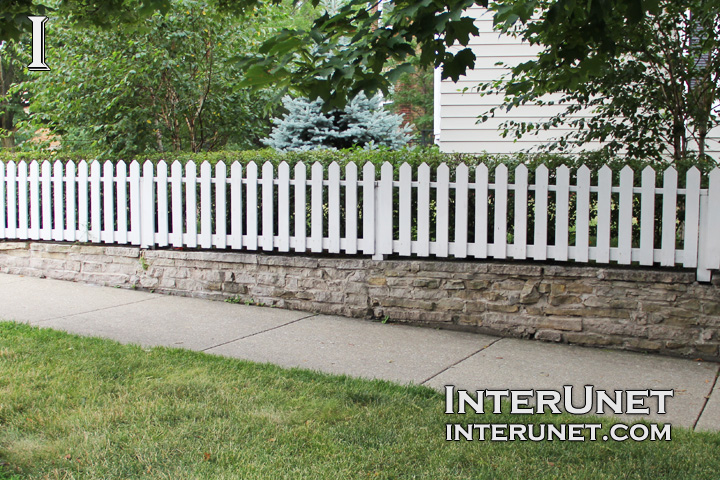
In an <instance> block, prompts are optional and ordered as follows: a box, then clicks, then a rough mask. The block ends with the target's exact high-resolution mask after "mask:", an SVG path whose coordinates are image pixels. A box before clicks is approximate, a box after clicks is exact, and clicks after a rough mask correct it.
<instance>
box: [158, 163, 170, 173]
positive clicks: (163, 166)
mask: <svg viewBox="0 0 720 480" xmlns="http://www.w3.org/2000/svg"><path fill="white" fill-rule="evenodd" d="M167 167H168V164H167V162H166V161H165V160H160V161H159V162H157V171H158V173H159V172H161V171H163V172H167Z"/></svg>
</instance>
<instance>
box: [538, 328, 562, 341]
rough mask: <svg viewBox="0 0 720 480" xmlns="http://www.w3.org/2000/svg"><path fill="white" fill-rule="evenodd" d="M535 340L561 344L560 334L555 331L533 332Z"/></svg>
mask: <svg viewBox="0 0 720 480" xmlns="http://www.w3.org/2000/svg"><path fill="white" fill-rule="evenodd" d="M535 339H536V340H543V341H545V342H555V343H558V342H562V333H561V332H558V331H555V330H538V331H537V332H535Z"/></svg>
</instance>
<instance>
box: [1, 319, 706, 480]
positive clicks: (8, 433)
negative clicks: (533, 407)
mask: <svg viewBox="0 0 720 480" xmlns="http://www.w3.org/2000/svg"><path fill="white" fill-rule="evenodd" d="M443 409H444V396H443V395H442V394H441V393H439V392H436V391H434V390H431V389H428V388H424V387H404V386H398V385H395V384H392V383H388V382H382V381H366V380H357V379H351V378H347V377H342V376H330V375H324V374H319V373H314V372H308V371H303V370H285V369H281V368H279V367H274V366H269V365H259V364H254V363H250V362H243V361H239V360H234V359H228V358H221V357H214V356H211V355H206V354H202V353H195V352H190V351H184V350H178V349H166V348H152V349H143V348H141V347H137V346H125V345H120V344H118V343H116V342H112V341H106V340H100V339H92V338H90V339H89V338H81V337H77V336H74V335H68V334H65V333H61V332H56V331H53V330H49V329H37V328H33V327H28V326H25V325H19V324H15V323H9V322H0V465H2V466H0V479H15V478H63V479H65V478H93V479H115V478H163V479H194V478H198V479H224V478H247V479H258V478H260V479H262V478H267V479H281V478H288V479H303V478H306V479H325V478H327V479H336V478H349V479H361V478H372V479H390V478H425V479H433V480H436V479H455V478H458V479H495V478H497V479H545V478H572V479H601V478H607V479H619V478H628V479H629V478H633V479H635V478H648V479H660V478H667V479H673V480H677V479H717V478H719V477H720V473H719V472H720V434H708V433H703V434H701V433H692V432H689V431H687V430H683V429H680V428H673V430H672V437H673V438H672V441H670V442H649V441H645V442H633V441H626V442H602V441H598V442H558V441H553V442H537V443H531V442H519V441H516V442H489V441H485V442H480V441H472V442H469V441H462V442H446V441H445V440H444V437H445V424H446V423H448V422H462V423H466V422H467V423H470V422H477V423H519V422H533V423H539V422H551V423H556V424H561V423H564V422H565V423H567V422H570V423H578V422H583V421H587V420H588V419H583V418H578V417H572V416H564V415H561V416H558V415H555V416H550V415H547V416H537V415H536V416H533V417H532V418H531V417H528V416H525V417H523V416H518V415H490V414H486V415H466V416H459V415H453V416H448V415H445V414H444V413H443ZM605 422H607V420H605Z"/></svg>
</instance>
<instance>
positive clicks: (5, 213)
mask: <svg viewBox="0 0 720 480" xmlns="http://www.w3.org/2000/svg"><path fill="white" fill-rule="evenodd" d="M309 170H310V172H309V176H308V167H307V166H306V165H304V164H302V163H299V164H297V165H295V167H294V168H293V169H292V172H291V168H290V167H289V166H288V165H287V164H286V163H282V164H280V165H279V166H278V168H277V169H275V168H274V166H273V165H272V164H270V163H265V164H264V165H262V168H261V171H260V172H258V167H257V165H255V164H254V163H250V164H248V165H247V166H242V165H241V164H239V163H234V164H232V165H231V166H230V168H229V172H228V168H227V166H226V165H225V164H223V163H218V164H217V165H215V167H213V166H211V165H210V164H209V163H204V164H202V165H201V166H200V172H199V175H198V172H197V167H196V165H195V164H194V163H188V164H187V165H185V166H183V165H181V164H180V163H178V162H175V163H173V164H172V166H171V167H170V168H169V169H168V165H167V164H166V163H165V162H159V163H158V164H157V165H156V166H155V165H153V164H152V163H151V162H146V163H145V164H144V165H142V168H141V165H140V164H139V163H138V162H132V163H131V164H130V165H129V168H128V166H127V165H126V164H125V163H123V162H117V163H115V164H113V163H111V162H106V163H104V164H102V165H101V164H100V163H98V162H93V163H91V164H90V165H88V164H87V163H80V164H79V165H75V164H73V163H68V164H63V163H61V162H56V163H54V164H50V163H49V162H43V163H42V164H39V163H38V162H31V163H29V164H27V163H24V162H20V163H18V164H14V163H8V164H2V163H0V240H2V239H22V240H25V239H28V240H54V241H68V242H76V241H77V242H95V243H109V244H130V245H137V246H140V247H143V248H149V247H154V246H158V247H166V246H172V247H187V248H196V247H199V248H204V249H213V248H214V249H227V248H230V249H233V250H241V249H243V250H263V251H273V250H275V251H279V252H298V253H305V252H308V251H309V252H316V253H320V252H327V253H331V254H342V253H344V254H348V255H355V254H363V255H372V256H373V258H376V259H382V258H384V257H385V256H387V255H399V256H403V257H409V256H417V257H429V256H435V257H439V258H445V257H450V256H452V257H455V258H468V257H469V258H479V259H483V258H496V259H510V258H511V259H516V260H538V261H547V260H552V261H575V262H582V263H585V262H595V263H597V264H608V263H611V262H616V263H618V264H621V265H630V264H638V265H645V266H650V265H659V266H665V267H672V266H681V267H684V268H694V269H697V275H698V280H700V281H708V280H710V278H711V271H712V270H717V269H720V168H716V169H715V170H713V171H712V172H711V174H710V175H709V179H708V181H709V188H707V189H704V188H701V174H700V172H699V171H698V170H697V169H695V168H692V169H690V170H689V171H688V172H687V176H686V179H685V182H684V184H685V186H684V188H679V183H678V174H677V172H676V171H675V170H674V169H673V168H669V169H667V170H666V171H665V172H663V173H662V187H656V172H655V171H654V170H653V169H652V168H650V167H648V168H646V169H645V170H643V171H642V172H641V182H640V186H639V187H636V186H634V183H635V182H634V178H633V177H634V175H635V174H634V172H633V170H632V169H631V168H630V167H625V168H624V169H623V170H622V171H621V172H620V181H619V184H618V185H613V180H612V179H613V175H612V171H611V170H610V168H609V167H607V166H605V167H603V168H602V169H600V170H599V171H598V172H597V179H598V180H597V182H596V183H597V184H596V185H594V184H592V183H591V176H592V175H591V173H592V172H591V171H590V169H588V168H587V167H581V168H579V169H578V171H577V174H576V175H574V176H571V171H570V169H569V168H567V167H564V166H563V167H560V168H558V169H557V170H556V171H555V172H554V178H555V181H554V182H553V183H550V179H551V178H552V176H551V172H549V171H548V169H547V168H546V167H544V166H540V167H539V168H538V169H537V170H536V171H535V176H534V178H535V181H534V183H533V184H530V183H529V182H528V178H529V172H528V169H527V167H525V166H524V165H521V166H519V167H517V169H516V170H515V171H514V181H513V182H510V181H509V172H508V169H507V167H506V166H504V165H500V166H498V167H497V168H496V169H495V170H494V172H492V171H489V170H488V168H487V167H486V166H484V165H480V166H478V167H473V168H468V167H467V166H465V165H460V166H458V167H457V168H456V169H455V170H454V172H451V170H450V168H449V167H448V166H447V165H444V164H443V165H441V166H439V167H438V168H437V170H436V171H434V172H433V171H431V169H430V167H428V166H427V165H424V164H423V165H421V166H420V167H419V168H418V169H417V172H413V169H412V167H410V166H409V165H408V164H404V165H402V166H401V167H400V168H399V178H394V170H393V166H392V165H390V164H388V163H386V164H384V165H383V166H382V167H381V168H380V172H379V178H378V176H377V173H378V172H376V169H375V166H374V165H372V164H370V163H368V164H366V165H364V166H363V167H362V171H361V172H360V171H359V168H358V167H357V166H356V165H355V164H352V163H351V164H348V165H347V166H346V167H345V169H344V171H343V169H341V168H340V166H339V165H337V164H336V163H333V164H331V165H330V166H329V168H328V169H327V176H325V173H326V172H325V169H324V168H323V166H322V165H320V164H318V163H316V164H313V165H312V166H311V167H310V168H309ZM291 173H292V175H291ZM360 173H362V177H361V176H360ZM451 179H452V181H451ZM573 179H574V181H571V180H573ZM634 203H635V204H636V207H635V208H633V204H634ZM657 204H661V207H656V205H657ZM656 208H657V209H658V211H657V212H656ZM530 237H532V238H530ZM658 238H659V239H660V241H659V242H657V241H656V239H658Z"/></svg>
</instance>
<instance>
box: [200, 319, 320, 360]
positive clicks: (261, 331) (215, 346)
mask: <svg viewBox="0 0 720 480" xmlns="http://www.w3.org/2000/svg"><path fill="white" fill-rule="evenodd" d="M318 315H320V314H319V313H314V314H312V315H308V316H307V317H302V318H298V319H295V320H291V321H289V322H287V323H283V324H282V325H277V326H275V327H272V328H266V329H265V330H260V331H259V332H255V333H250V334H248V335H243V336H242V337H238V338H233V339H232V340H228V341H227V342H222V343H218V344H217V345H212V346H210V347H207V348H203V349H201V350H200V351H201V352H207V351H208V350H212V349H213V348H218V347H222V346H223V345H227V344H228V343H233V342H239V341H240V340H245V339H246V338H250V337H254V336H255V335H260V334H261V333H266V332H271V331H273V330H277V329H278V328H283V327H287V326H288V325H292V324H293V323H297V322H299V321H300V320H307V319H308V318H312V317H317V316H318Z"/></svg>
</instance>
